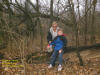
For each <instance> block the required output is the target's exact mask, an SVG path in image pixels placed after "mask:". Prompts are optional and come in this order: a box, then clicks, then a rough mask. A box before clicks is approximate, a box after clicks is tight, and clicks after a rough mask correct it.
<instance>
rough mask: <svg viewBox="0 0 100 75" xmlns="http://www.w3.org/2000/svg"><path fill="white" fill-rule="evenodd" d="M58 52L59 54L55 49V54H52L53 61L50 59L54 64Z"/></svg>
mask: <svg viewBox="0 0 100 75" xmlns="http://www.w3.org/2000/svg"><path fill="white" fill-rule="evenodd" d="M57 54H58V51H56V50H54V51H53V54H52V56H51V61H50V64H52V65H53V66H54V64H55V61H56V58H57Z"/></svg>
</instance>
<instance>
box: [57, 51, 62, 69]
mask: <svg viewBox="0 0 100 75" xmlns="http://www.w3.org/2000/svg"><path fill="white" fill-rule="evenodd" d="M58 60H59V66H58V71H61V70H62V61H63V51H62V52H61V53H59V56H58Z"/></svg>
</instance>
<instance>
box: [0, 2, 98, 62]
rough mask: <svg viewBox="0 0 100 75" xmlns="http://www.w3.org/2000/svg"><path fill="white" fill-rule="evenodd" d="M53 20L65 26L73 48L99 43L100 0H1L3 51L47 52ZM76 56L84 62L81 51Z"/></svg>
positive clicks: (14, 53)
mask: <svg viewBox="0 0 100 75" xmlns="http://www.w3.org/2000/svg"><path fill="white" fill-rule="evenodd" d="M53 21H57V23H58V25H59V26H60V27H61V28H63V29H64V32H65V33H66V34H67V36H66V37H67V39H68V46H70V47H75V48H79V47H81V46H92V45H95V44H99V43H100V0H0V53H3V54H4V58H7V59H16V58H18V57H21V58H22V59H24V58H25V57H26V56H27V55H29V54H31V53H33V52H35V51H39V52H42V51H45V50H46V45H47V40H46V36H47V32H48V29H49V28H50V26H51V24H52V22H53ZM77 55H78V56H79V59H80V61H82V60H81V58H80V55H79V51H78V50H77ZM23 61H24V60H23Z"/></svg>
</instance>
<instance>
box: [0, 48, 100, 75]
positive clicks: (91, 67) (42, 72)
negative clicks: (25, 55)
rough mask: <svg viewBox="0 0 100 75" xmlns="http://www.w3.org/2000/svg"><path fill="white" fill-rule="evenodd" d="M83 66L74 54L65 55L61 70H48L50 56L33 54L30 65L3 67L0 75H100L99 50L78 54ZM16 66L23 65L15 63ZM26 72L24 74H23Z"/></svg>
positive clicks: (55, 68) (54, 68)
mask: <svg viewBox="0 0 100 75" xmlns="http://www.w3.org/2000/svg"><path fill="white" fill-rule="evenodd" d="M80 54H81V56H82V59H83V61H84V66H80V65H79V61H78V58H77V56H76V53H75V52H70V53H65V54H64V56H63V59H64V61H63V70H62V71H61V72H58V71H57V64H58V62H56V65H55V67H53V68H51V69H48V68H47V67H48V62H49V59H50V56H49V55H48V54H47V53H41V54H40V53H35V55H34V56H32V60H33V61H32V63H24V65H25V67H23V66H21V67H5V68H3V69H2V74H0V75H100V49H91V50H85V51H81V52H80ZM17 65H23V64H21V63H17ZM25 72H26V74H24V73H25Z"/></svg>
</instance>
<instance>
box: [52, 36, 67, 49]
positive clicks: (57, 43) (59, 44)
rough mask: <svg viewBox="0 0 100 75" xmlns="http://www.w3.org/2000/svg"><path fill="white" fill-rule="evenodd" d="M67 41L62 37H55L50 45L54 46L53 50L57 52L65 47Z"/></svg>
mask: <svg viewBox="0 0 100 75" xmlns="http://www.w3.org/2000/svg"><path fill="white" fill-rule="evenodd" d="M66 43H67V40H66V38H65V37H64V36H57V37H56V38H55V39H54V40H53V41H52V42H51V43H50V45H54V50H57V51H59V50H60V49H63V47H64V46H65V45H66Z"/></svg>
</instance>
